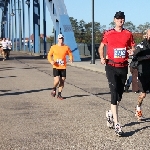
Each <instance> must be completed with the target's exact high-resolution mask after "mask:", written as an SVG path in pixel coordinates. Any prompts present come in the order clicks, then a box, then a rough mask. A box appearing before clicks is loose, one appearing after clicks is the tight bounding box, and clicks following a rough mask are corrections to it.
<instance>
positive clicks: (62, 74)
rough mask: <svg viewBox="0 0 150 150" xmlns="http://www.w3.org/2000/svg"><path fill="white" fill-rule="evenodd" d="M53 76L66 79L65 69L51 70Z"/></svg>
mask: <svg viewBox="0 0 150 150" xmlns="http://www.w3.org/2000/svg"><path fill="white" fill-rule="evenodd" d="M53 76H54V77H56V76H60V77H66V69H56V68H53Z"/></svg>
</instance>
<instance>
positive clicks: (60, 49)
mask: <svg viewBox="0 0 150 150" xmlns="http://www.w3.org/2000/svg"><path fill="white" fill-rule="evenodd" d="M67 55H69V57H70V60H71V61H72V60H73V55H72V52H71V50H70V48H69V47H68V46H67V45H63V46H58V45H57V44H56V45H53V46H51V48H50V51H49V53H48V56H47V57H48V61H49V62H51V61H54V62H55V63H54V65H53V68H57V69H66V56H67Z"/></svg>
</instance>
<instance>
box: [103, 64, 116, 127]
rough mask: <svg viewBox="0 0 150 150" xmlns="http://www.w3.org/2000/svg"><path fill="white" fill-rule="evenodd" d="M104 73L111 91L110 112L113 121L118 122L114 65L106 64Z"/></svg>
mask: <svg viewBox="0 0 150 150" xmlns="http://www.w3.org/2000/svg"><path fill="white" fill-rule="evenodd" d="M106 75H107V79H108V82H109V88H110V92H111V112H112V114H113V118H114V123H115V124H116V123H117V122H118V110H117V108H118V107H117V101H118V93H117V90H116V87H117V86H116V79H117V75H116V74H115V71H114V67H112V66H109V65H107V66H106Z"/></svg>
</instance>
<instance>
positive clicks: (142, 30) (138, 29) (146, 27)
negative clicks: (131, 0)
mask: <svg viewBox="0 0 150 150" xmlns="http://www.w3.org/2000/svg"><path fill="white" fill-rule="evenodd" d="M149 28H150V23H149V22H146V23H145V24H144V25H142V24H140V25H139V26H138V27H137V32H139V33H143V32H144V31H145V30H147V29H149Z"/></svg>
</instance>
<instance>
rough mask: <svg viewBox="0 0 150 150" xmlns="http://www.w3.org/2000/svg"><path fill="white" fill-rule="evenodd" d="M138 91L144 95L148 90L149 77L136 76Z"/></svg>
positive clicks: (149, 88) (149, 84) (149, 85)
mask: <svg viewBox="0 0 150 150" xmlns="http://www.w3.org/2000/svg"><path fill="white" fill-rule="evenodd" d="M138 85H139V91H140V92H142V93H146V91H148V90H150V76H140V75H139V76H138Z"/></svg>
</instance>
